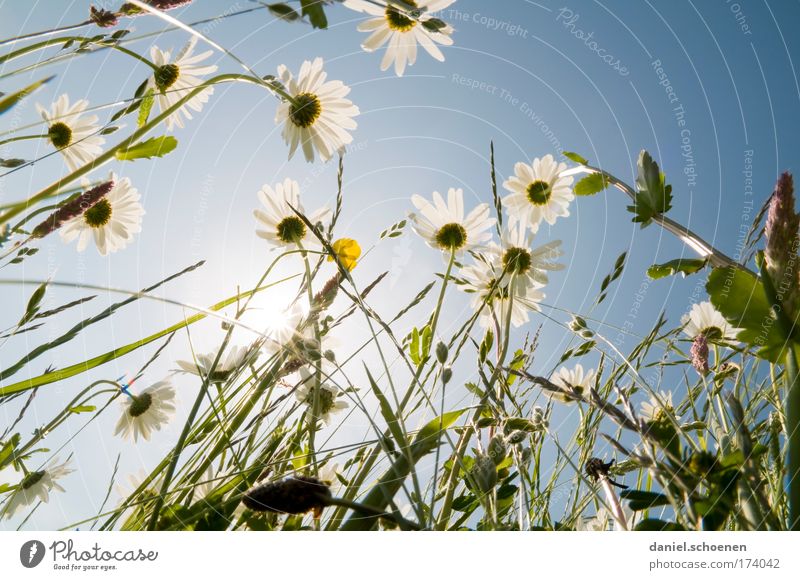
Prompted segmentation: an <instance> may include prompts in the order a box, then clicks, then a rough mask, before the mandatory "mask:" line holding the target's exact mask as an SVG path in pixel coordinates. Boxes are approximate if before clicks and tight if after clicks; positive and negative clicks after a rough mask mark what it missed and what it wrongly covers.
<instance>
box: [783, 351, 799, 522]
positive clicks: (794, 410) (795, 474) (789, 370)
mask: <svg viewBox="0 0 800 580" xmlns="http://www.w3.org/2000/svg"><path fill="white" fill-rule="evenodd" d="M797 348H798V347H797V346H796V345H794V344H792V345H790V346H789V347H788V349H787V351H786V378H785V381H786V428H787V439H788V452H787V453H786V467H787V470H786V471H787V473H786V477H787V478H788V486H789V529H790V530H792V531H795V532H796V531H800V369H799V368H798V362H797V361H798V356H797V355H798V353H797Z"/></svg>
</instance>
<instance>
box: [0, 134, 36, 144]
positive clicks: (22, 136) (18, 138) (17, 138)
mask: <svg viewBox="0 0 800 580" xmlns="http://www.w3.org/2000/svg"><path fill="white" fill-rule="evenodd" d="M46 138H47V135H21V136H19V137H11V138H10V139H3V140H2V141H0V145H5V144H6V143H14V142H15V141H27V140H29V139H46Z"/></svg>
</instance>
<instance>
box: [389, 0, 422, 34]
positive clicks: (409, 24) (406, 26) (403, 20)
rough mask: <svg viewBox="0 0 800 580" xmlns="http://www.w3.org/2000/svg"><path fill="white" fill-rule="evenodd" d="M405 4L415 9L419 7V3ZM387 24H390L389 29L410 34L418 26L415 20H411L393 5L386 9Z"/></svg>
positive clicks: (410, 1) (407, 0) (407, 1)
mask: <svg viewBox="0 0 800 580" xmlns="http://www.w3.org/2000/svg"><path fill="white" fill-rule="evenodd" d="M405 3H406V4H410V5H411V6H413V7H414V8H416V7H417V3H416V2H413V1H412V0H405ZM386 22H387V23H388V24H389V28H391V29H392V30H396V31H398V32H408V31H409V30H411V29H412V28H414V27H415V26H416V25H417V22H416V21H415V20H414V19H413V18H409V17H408V16H406V15H405V14H403V13H402V12H400V11H399V10H398V9H397V7H396V6H392V5H391V4H390V5H388V6H387V7H386Z"/></svg>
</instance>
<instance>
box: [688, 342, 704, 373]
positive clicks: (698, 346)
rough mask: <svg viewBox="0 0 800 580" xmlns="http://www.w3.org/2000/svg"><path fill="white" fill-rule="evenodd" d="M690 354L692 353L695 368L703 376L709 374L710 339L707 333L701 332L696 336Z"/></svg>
mask: <svg viewBox="0 0 800 580" xmlns="http://www.w3.org/2000/svg"><path fill="white" fill-rule="evenodd" d="M690 354H691V355H692V366H693V367H694V369H695V370H696V371H697V372H698V373H700V375H702V376H705V375H707V374H708V339H706V335H705V334H702V333H701V334H698V335H697V336H695V337H694V341H693V342H692V348H691V351H690Z"/></svg>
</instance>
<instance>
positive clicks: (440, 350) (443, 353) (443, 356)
mask: <svg viewBox="0 0 800 580" xmlns="http://www.w3.org/2000/svg"><path fill="white" fill-rule="evenodd" d="M447 355H448V351H447V345H446V344H445V343H443V342H442V341H439V343H438V344H437V345H436V360H438V361H439V364H444V363H446V362H447Z"/></svg>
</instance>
